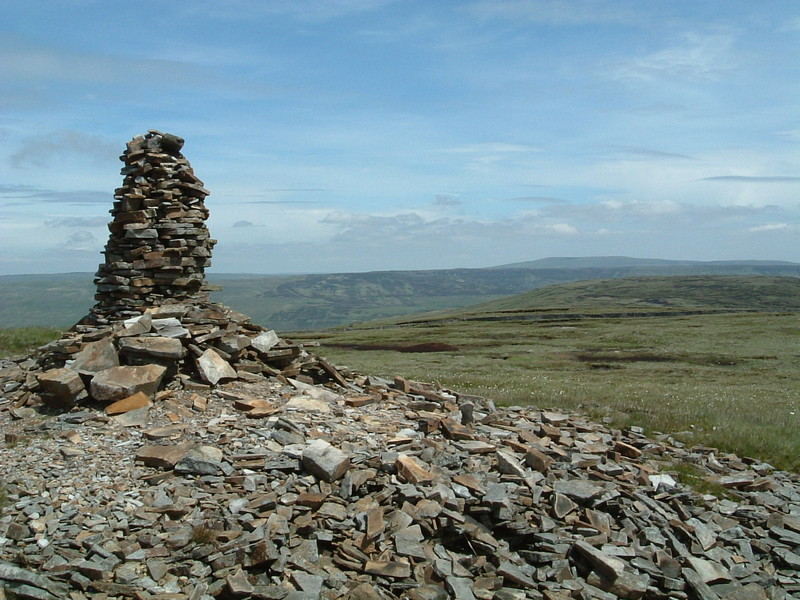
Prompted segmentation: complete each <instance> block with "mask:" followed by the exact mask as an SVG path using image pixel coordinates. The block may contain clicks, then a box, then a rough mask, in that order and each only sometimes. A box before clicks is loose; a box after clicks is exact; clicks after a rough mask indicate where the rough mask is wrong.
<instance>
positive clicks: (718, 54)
mask: <svg viewBox="0 0 800 600" xmlns="http://www.w3.org/2000/svg"><path fill="white" fill-rule="evenodd" d="M732 45H733V37H732V36H731V35H729V34H724V33H714V34H698V33H686V34H684V36H683V39H682V40H681V41H680V43H678V44H675V45H674V46H670V47H668V48H664V49H662V50H658V51H656V52H652V53H650V54H646V55H643V56H639V57H637V58H633V59H631V60H628V61H625V62H624V63H622V64H620V65H619V66H618V67H617V68H616V69H614V70H613V71H612V73H613V75H614V76H615V78H617V79H622V80H632V81H643V82H648V81H654V80H656V79H662V78H669V79H690V80H710V79H716V78H717V77H719V76H720V75H721V74H722V73H725V72H729V71H731V70H733V69H734V68H735V66H736V65H735V62H734V59H733V57H732V53H731V48H732Z"/></svg>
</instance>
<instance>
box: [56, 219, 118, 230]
mask: <svg viewBox="0 0 800 600" xmlns="http://www.w3.org/2000/svg"><path fill="white" fill-rule="evenodd" d="M108 221H109V219H108V218H107V217H61V218H58V219H47V220H46V221H45V222H44V224H45V225H46V226H47V227H52V228H60V227H69V228H79V227H105V226H106V225H107V224H108Z"/></svg>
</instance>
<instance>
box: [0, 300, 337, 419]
mask: <svg viewBox="0 0 800 600" xmlns="http://www.w3.org/2000/svg"><path fill="white" fill-rule="evenodd" d="M320 365H322V366H320ZM325 369H328V371H329V372H332V371H333V368H332V367H330V366H329V365H327V363H325V362H324V361H322V363H320V361H319V359H315V358H313V357H309V355H308V354H307V353H306V352H305V351H304V350H303V348H302V347H301V346H299V345H296V344H292V343H291V342H288V341H286V340H283V339H281V338H279V337H278V335H277V334H276V333H275V332H274V331H272V330H269V329H267V328H264V327H261V326H260V325H256V324H253V323H251V322H250V320H249V317H247V316H246V315H243V314H241V313H238V312H236V311H234V310H232V309H230V308H228V307H225V306H223V305H220V304H175V303H173V304H162V305H160V306H154V307H150V308H146V309H145V310H144V313H143V314H141V315H139V316H136V317H131V318H129V319H126V320H125V321H119V322H116V323H113V324H109V325H105V326H99V325H83V324H78V325H76V326H74V327H73V328H72V330H70V331H68V332H66V333H65V334H64V335H63V336H62V337H61V338H60V339H58V340H56V341H54V342H51V343H50V344H48V345H46V346H43V347H42V348H40V349H39V350H38V351H37V353H36V354H35V355H33V356H30V357H24V358H23V359H21V360H20V361H18V362H16V363H13V366H11V364H9V367H7V369H6V373H7V377H8V378H9V380H13V384H12V383H9V384H8V386H11V387H9V389H8V390H7V391H8V399H9V400H11V401H12V402H13V405H14V406H15V407H21V406H24V405H25V404H31V403H37V402H43V403H44V404H45V405H47V406H49V407H51V408H58V409H68V408H71V407H73V406H75V405H77V404H85V403H88V402H97V403H103V404H107V403H109V402H113V401H116V400H121V399H123V398H126V397H128V396H131V395H134V394H136V393H138V392H143V393H145V394H147V395H148V396H153V395H155V393H156V392H157V391H158V390H161V389H189V390H203V389H208V388H209V387H210V386H214V385H216V384H218V383H219V382H221V381H228V380H231V379H239V380H246V381H254V382H258V381H264V380H265V377H272V376H275V375H278V374H281V373H283V374H285V375H288V376H297V375H298V374H300V373H301V371H302V372H303V374H304V377H306V379H307V381H309V382H311V383H313V382H314V381H316V380H318V379H319V377H318V372H320V370H322V372H324V371H325ZM11 388H13V389H11Z"/></svg>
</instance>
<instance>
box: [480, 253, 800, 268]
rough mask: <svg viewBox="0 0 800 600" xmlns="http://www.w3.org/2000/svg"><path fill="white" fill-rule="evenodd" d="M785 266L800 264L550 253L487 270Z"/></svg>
mask: <svg viewBox="0 0 800 600" xmlns="http://www.w3.org/2000/svg"><path fill="white" fill-rule="evenodd" d="M704 265H705V266H736V265H745V266H770V265H775V266H786V265H797V266H800V263H793V262H788V261H783V260H705V261H704V260H669V259H663V258H634V257H631V256H550V257H547V258H539V259H537V260H528V261H525V262H516V263H509V264H507V265H498V266H495V267H487V268H488V269H619V268H628V267H675V266H694V267H702V266H704Z"/></svg>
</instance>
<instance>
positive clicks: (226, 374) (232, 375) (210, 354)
mask: <svg viewBox="0 0 800 600" xmlns="http://www.w3.org/2000/svg"><path fill="white" fill-rule="evenodd" d="M197 370H198V371H199V372H200V377H202V378H203V381H207V382H208V383H210V384H211V385H216V384H217V382H219V380H220V379H236V377H238V375H237V374H236V370H235V369H234V368H233V367H232V366H230V364H228V362H227V361H226V360H225V359H224V358H222V357H221V356H220V355H219V354H217V353H216V352H214V350H212V349H211V348H209V349H208V350H206V351H205V352H203V354H201V355H200V356H199V357H198V358H197Z"/></svg>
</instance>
